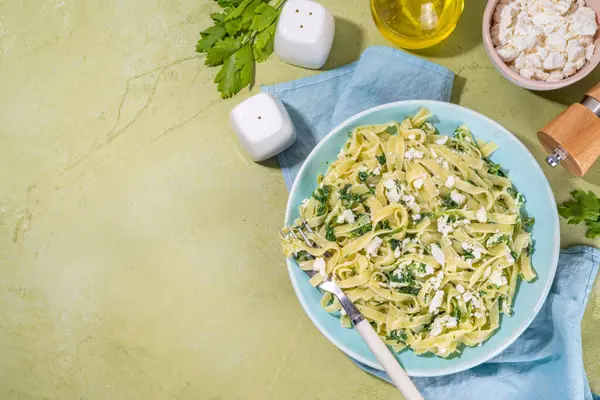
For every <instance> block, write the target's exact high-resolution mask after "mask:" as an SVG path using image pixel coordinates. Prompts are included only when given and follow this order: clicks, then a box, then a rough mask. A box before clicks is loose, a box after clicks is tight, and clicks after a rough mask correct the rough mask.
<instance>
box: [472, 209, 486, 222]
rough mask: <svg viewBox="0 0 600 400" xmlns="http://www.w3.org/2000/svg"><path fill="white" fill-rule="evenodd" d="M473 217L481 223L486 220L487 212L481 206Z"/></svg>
mask: <svg viewBox="0 0 600 400" xmlns="http://www.w3.org/2000/svg"><path fill="white" fill-rule="evenodd" d="M475 217H476V218H477V221H479V222H481V223H484V222H487V212H486V211H485V208H484V207H483V206H482V207H481V208H480V209H479V210H477V211H476V212H475Z"/></svg>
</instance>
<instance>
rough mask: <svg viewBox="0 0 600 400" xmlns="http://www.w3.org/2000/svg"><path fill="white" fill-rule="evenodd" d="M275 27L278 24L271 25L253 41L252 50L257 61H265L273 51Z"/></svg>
mask: <svg viewBox="0 0 600 400" xmlns="http://www.w3.org/2000/svg"><path fill="white" fill-rule="evenodd" d="M275 28H277V25H276V24H273V25H271V26H270V27H269V28H268V29H265V30H264V31H262V32H260V33H259V34H258V35H256V38H255V39H254V42H253V43H252V51H253V52H254V59H255V60H256V62H263V61H265V60H266V59H267V58H269V56H270V55H271V53H273V48H274V45H275Z"/></svg>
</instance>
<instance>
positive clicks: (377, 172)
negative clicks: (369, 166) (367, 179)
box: [373, 167, 381, 176]
mask: <svg viewBox="0 0 600 400" xmlns="http://www.w3.org/2000/svg"><path fill="white" fill-rule="evenodd" d="M373 175H375V176H377V175H381V168H379V167H376V168H375V169H374V170H373Z"/></svg>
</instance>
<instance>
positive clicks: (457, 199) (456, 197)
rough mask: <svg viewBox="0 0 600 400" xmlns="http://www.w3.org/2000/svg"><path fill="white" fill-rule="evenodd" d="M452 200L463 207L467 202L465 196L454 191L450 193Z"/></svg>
mask: <svg viewBox="0 0 600 400" xmlns="http://www.w3.org/2000/svg"><path fill="white" fill-rule="evenodd" d="M450 198H451V199H452V201H453V202H455V203H456V204H458V205H459V206H461V205H463V204H464V202H465V200H466V197H465V195H464V194H462V193H460V192H459V191H458V190H453V191H452V192H450Z"/></svg>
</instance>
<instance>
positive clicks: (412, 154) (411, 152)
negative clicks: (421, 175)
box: [404, 147, 423, 160]
mask: <svg viewBox="0 0 600 400" xmlns="http://www.w3.org/2000/svg"><path fill="white" fill-rule="evenodd" d="M404 157H406V159H407V160H412V159H414V158H423V153H422V152H420V151H418V150H415V149H414V148H412V147H411V148H410V149H408V150H407V151H405V152H404Z"/></svg>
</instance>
